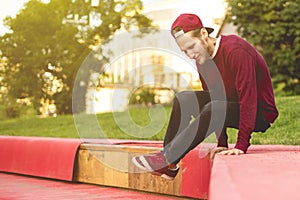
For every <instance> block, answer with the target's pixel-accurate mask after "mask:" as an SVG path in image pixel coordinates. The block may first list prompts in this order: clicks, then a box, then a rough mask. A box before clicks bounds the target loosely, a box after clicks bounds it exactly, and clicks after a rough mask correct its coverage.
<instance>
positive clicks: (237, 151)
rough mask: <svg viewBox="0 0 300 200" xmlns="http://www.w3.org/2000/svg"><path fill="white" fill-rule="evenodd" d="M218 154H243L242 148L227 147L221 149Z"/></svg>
mask: <svg viewBox="0 0 300 200" xmlns="http://www.w3.org/2000/svg"><path fill="white" fill-rule="evenodd" d="M218 154H219V155H241V154H245V153H244V152H243V151H242V150H240V149H236V148H234V149H229V150H225V151H221V152H220V153H218Z"/></svg>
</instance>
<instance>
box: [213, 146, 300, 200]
mask: <svg viewBox="0 0 300 200" xmlns="http://www.w3.org/2000/svg"><path fill="white" fill-rule="evenodd" d="M299 168H300V147H299V146H283V145H262V146H258V145H252V146H251V147H250V148H249V151H248V153H247V154H245V155H240V156H222V155H217V156H216V157H215V160H214V164H213V168H212V175H211V180H210V181H211V184H210V193H209V199H210V200H219V199H222V200H240V199H243V200H253V199H272V200H277V199H278V200H281V199H289V200H294V199H295V200H298V199H300V193H299V190H300V182H299V180H300V171H299Z"/></svg>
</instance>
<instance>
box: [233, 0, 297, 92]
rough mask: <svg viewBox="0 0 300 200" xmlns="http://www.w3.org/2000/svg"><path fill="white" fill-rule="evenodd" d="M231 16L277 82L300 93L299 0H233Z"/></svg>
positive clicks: (289, 89) (290, 90) (288, 90)
mask: <svg viewBox="0 0 300 200" xmlns="http://www.w3.org/2000/svg"><path fill="white" fill-rule="evenodd" d="M228 6H229V10H228V11H229V12H228V19H229V21H230V22H233V23H234V24H235V25H236V26H237V30H238V33H239V34H240V35H241V36H242V37H244V38H246V39H247V40H249V41H250V42H251V43H252V44H253V45H254V46H256V47H257V49H259V50H260V52H261V53H262V55H263V56H264V57H265V58H266V60H267V63H268V64H269V67H270V71H271V73H272V76H273V77H274V83H275V84H276V85H277V86H278V87H279V86H281V87H282V88H283V90H284V91H286V93H287V94H300V84H299V80H300V23H299V22H300V15H299V12H300V0H293V1H290V0H230V1H228Z"/></svg>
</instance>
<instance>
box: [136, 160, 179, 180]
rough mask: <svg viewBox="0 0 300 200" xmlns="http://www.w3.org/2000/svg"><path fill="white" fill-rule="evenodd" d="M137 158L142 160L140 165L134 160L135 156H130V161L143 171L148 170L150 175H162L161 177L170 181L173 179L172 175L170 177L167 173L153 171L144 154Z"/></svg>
mask: <svg viewBox="0 0 300 200" xmlns="http://www.w3.org/2000/svg"><path fill="white" fill-rule="evenodd" d="M139 159H140V161H141V162H142V164H143V166H142V165H141V164H140V163H138V161H136V157H134V158H132V161H133V163H134V164H135V165H136V166H137V167H139V168H140V169H142V170H144V171H148V172H150V173H151V174H152V175H155V176H160V177H162V178H164V179H167V180H170V181H172V180H174V177H171V176H168V175H167V174H163V173H159V172H156V171H154V170H153V169H152V168H151V167H150V165H149V163H148V162H147V160H146V159H145V158H144V156H140V157H139Z"/></svg>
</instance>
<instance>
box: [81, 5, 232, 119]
mask: <svg viewBox="0 0 300 200" xmlns="http://www.w3.org/2000/svg"><path fill="white" fill-rule="evenodd" d="M142 2H143V5H144V10H143V14H145V15H146V16H147V17H149V18H151V19H152V20H153V22H154V25H156V26H157V27H159V31H158V32H155V33H152V34H148V35H146V36H144V37H137V36H136V35H137V33H138V32H137V31H132V32H126V31H124V30H121V31H119V32H118V33H117V34H116V36H115V37H114V39H113V40H112V41H111V42H110V43H109V44H108V45H107V47H106V48H105V49H106V51H107V52H109V53H108V54H110V63H109V64H107V65H106V66H105V67H103V69H104V70H103V71H102V72H101V73H105V76H102V77H101V80H99V78H98V80H97V81H101V82H102V83H101V87H100V88H99V87H97V85H99V84H94V85H93V86H91V87H90V89H89V91H88V94H87V111H88V113H98V112H109V111H111V110H119V111H121V110H124V109H125V108H126V106H127V103H128V99H129V98H130V95H132V93H133V92H134V90H135V89H136V88H139V87H142V86H151V87H154V88H158V89H159V88H162V89H163V90H165V89H166V88H169V89H170V90H172V91H181V90H190V89H195V90H197V89H201V83H200V81H199V75H198V72H197V70H196V67H195V63H194V61H192V60H190V59H188V58H187V57H186V56H185V55H184V54H183V53H182V52H181V51H180V49H179V48H178V47H177V45H176V43H175V41H174V39H173V38H172V37H171V35H170V27H171V24H172V22H173V21H174V19H175V18H176V17H177V16H178V15H179V14H181V13H195V14H197V15H198V16H199V17H200V18H201V19H202V21H203V24H204V26H208V27H212V28H214V29H215V31H214V32H213V33H212V36H214V37H215V36H217V35H218V34H219V33H220V28H221V25H222V23H223V20H224V18H225V13H226V3H225V2H224V0H209V1H208V0H197V1H195V0H185V1H182V0H142ZM96 77H97V76H96ZM98 77H99V76H98ZM96 79H97V78H96ZM97 81H96V82H97ZM98 83H99V82H98ZM116 91H118V92H116ZM156 91H158V90H156ZM115 94H122V95H121V96H122V98H125V99H120V98H121V97H120V96H118V95H115ZM165 94H168V93H165ZM114 95H115V96H114ZM160 98H162V99H171V98H167V97H165V96H164V95H160ZM114 101H115V102H118V103H114ZM114 105H117V106H115V108H113V107H114Z"/></svg>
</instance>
